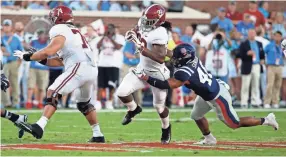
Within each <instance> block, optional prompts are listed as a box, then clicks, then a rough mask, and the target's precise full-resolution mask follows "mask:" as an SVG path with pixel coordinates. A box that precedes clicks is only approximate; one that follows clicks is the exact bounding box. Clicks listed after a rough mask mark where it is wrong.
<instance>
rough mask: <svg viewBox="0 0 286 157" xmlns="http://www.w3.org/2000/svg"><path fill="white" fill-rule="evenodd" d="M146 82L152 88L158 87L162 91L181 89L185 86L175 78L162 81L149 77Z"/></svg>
mask: <svg viewBox="0 0 286 157" xmlns="http://www.w3.org/2000/svg"><path fill="white" fill-rule="evenodd" d="M146 82H147V83H148V84H150V85H151V86H153V87H157V88H160V89H174V88H178V87H181V86H182V85H184V84H185V83H184V82H182V81H180V80H176V79H175V78H169V79H168V80H165V81H162V80H159V79H156V78H153V77H151V76H148V79H147V80H146Z"/></svg>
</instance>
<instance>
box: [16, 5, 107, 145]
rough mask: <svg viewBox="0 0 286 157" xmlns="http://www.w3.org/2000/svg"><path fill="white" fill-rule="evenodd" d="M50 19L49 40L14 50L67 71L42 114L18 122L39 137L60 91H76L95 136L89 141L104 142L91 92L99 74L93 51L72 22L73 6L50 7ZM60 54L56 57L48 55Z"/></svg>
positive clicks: (49, 97) (61, 93)
mask: <svg viewBox="0 0 286 157" xmlns="http://www.w3.org/2000/svg"><path fill="white" fill-rule="evenodd" d="M49 18H50V21H51V22H52V23H53V24H54V26H53V27H52V28H51V30H50V32H49V33H50V38H51V42H50V44H49V45H48V46H47V47H46V48H44V49H42V50H40V51H37V52H35V50H31V51H28V52H21V51H17V52H15V54H14V55H15V56H17V57H19V58H22V59H24V60H26V61H31V60H35V61H39V62H40V63H41V64H44V65H47V66H64V67H65V72H64V73H63V74H61V75H60V76H59V77H58V78H57V79H56V80H55V82H54V83H53V84H52V85H51V86H50V87H49V88H48V91H47V98H46V104H45V107H44V111H43V115H42V117H41V118H40V119H39V120H38V121H37V122H36V123H34V124H31V125H30V124H27V123H20V124H19V126H20V127H21V128H23V129H24V130H25V131H27V132H29V133H31V134H32V135H33V136H34V137H36V138H38V139H40V138H42V136H43V132H44V129H45V127H46V125H47V122H48V120H49V119H50V118H51V117H52V115H53V114H54V113H55V111H56V109H57V102H58V99H59V98H60V97H61V95H66V94H68V93H71V92H73V91H74V92H75V94H76V100H77V108H78V110H79V111H80V112H81V113H82V114H83V115H84V116H85V117H86V119H87V120H88V122H89V124H90V126H91V127H92V131H93V136H92V138H91V139H90V140H89V142H99V143H103V142H105V140H104V136H103V134H102V133H101V131H100V127H99V124H98V121H97V118H96V112H95V108H94V106H93V105H92V104H91V102H90V101H91V100H90V99H91V95H92V94H93V93H92V91H93V90H92V88H93V86H92V85H93V82H94V78H96V77H97V73H98V71H97V66H96V64H95V62H94V60H93V58H94V57H93V54H92V50H91V48H90V46H89V45H88V44H87V41H86V39H85V37H84V36H83V35H82V34H81V33H80V31H79V29H78V28H76V27H75V26H74V25H73V23H72V22H73V15H72V10H71V9H70V8H68V7H65V6H58V7H56V8H54V9H53V10H51V11H50V14H49ZM55 54H57V55H58V57H56V58H48V57H49V56H53V55H55Z"/></svg>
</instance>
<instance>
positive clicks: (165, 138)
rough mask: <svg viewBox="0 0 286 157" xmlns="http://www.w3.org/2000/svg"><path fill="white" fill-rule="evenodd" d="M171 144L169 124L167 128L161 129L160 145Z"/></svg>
mask: <svg viewBox="0 0 286 157" xmlns="http://www.w3.org/2000/svg"><path fill="white" fill-rule="evenodd" d="M170 142H171V124H170V125H169V127H168V128H166V129H163V128H162V136H161V143H162V144H169V143H170Z"/></svg>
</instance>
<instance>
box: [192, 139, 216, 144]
mask: <svg viewBox="0 0 286 157" xmlns="http://www.w3.org/2000/svg"><path fill="white" fill-rule="evenodd" d="M216 143H217V141H216V138H204V139H203V140H202V141H199V142H196V143H194V144H196V145H216Z"/></svg>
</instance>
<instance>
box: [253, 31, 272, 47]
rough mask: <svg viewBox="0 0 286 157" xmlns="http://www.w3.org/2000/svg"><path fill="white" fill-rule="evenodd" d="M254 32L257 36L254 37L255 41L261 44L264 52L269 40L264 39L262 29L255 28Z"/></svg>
mask: <svg viewBox="0 0 286 157" xmlns="http://www.w3.org/2000/svg"><path fill="white" fill-rule="evenodd" d="M255 30H256V35H257V36H256V37H255V40H257V41H259V42H261V43H262V46H263V49H264V50H265V47H266V46H267V45H268V44H269V40H268V39H266V38H264V36H265V31H264V29H263V27H257V28H256V29H255Z"/></svg>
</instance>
